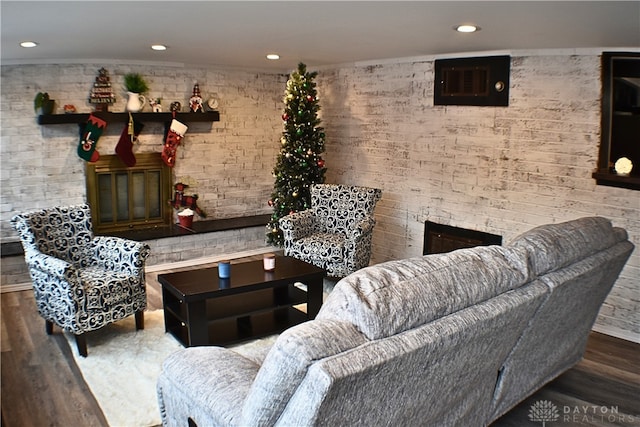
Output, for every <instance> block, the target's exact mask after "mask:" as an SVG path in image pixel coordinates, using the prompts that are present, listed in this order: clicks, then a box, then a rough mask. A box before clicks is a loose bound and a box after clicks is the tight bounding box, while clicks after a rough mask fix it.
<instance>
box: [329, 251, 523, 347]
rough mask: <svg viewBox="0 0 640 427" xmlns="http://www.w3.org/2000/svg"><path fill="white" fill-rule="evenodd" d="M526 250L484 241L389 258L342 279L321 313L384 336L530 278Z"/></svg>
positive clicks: (374, 336)
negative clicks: (416, 255)
mask: <svg viewBox="0 0 640 427" xmlns="http://www.w3.org/2000/svg"><path fill="white" fill-rule="evenodd" d="M528 278H529V272H528V270H527V262H526V254H525V252H524V251H523V250H521V249H518V248H504V247H500V246H481V247H475V248H470V249H460V250H457V251H454V252H450V253H446V254H434V255H427V256H423V257H419V258H411V259H406V260H398V261H389V262H386V263H382V264H378V265H375V266H371V267H367V268H364V269H362V270H359V271H357V272H355V273H353V274H351V275H349V276H347V277H346V278H344V279H342V280H341V281H340V282H338V283H337V284H336V286H335V288H334V290H333V291H332V292H331V294H329V297H328V298H327V300H326V302H325V303H324V305H323V306H322V308H321V309H320V312H319V313H318V316H317V318H318V319H335V320H341V321H344V322H349V323H352V324H353V325H355V326H356V328H357V329H358V330H359V331H361V332H362V333H363V334H364V335H365V336H366V337H367V338H369V339H371V340H373V339H380V338H384V337H388V336H391V335H394V334H397V333H400V332H402V331H406V330H409V329H412V328H415V327H417V326H420V325H423V324H425V323H428V322H430V321H431V320H434V319H437V318H439V317H442V316H446V315H448V314H450V313H453V312H456V311H458V310H461V309H463V308H465V307H469V306H471V305H474V304H476V303H479V302H481V301H485V300H487V299H489V298H491V297H494V296H496V295H498V294H501V293H503V292H506V291H508V290H510V289H514V288H516V287H519V286H521V285H523V284H524V283H526V282H527V281H528Z"/></svg>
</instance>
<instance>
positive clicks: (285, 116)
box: [282, 113, 289, 122]
mask: <svg viewBox="0 0 640 427" xmlns="http://www.w3.org/2000/svg"><path fill="white" fill-rule="evenodd" d="M282 120H284V121H285V122H286V121H287V120H289V115H288V114H287V113H284V114H283V115H282Z"/></svg>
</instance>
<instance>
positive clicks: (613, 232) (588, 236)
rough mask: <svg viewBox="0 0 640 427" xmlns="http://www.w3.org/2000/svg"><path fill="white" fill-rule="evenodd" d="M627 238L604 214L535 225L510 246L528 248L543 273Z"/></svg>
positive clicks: (536, 270)
mask: <svg viewBox="0 0 640 427" xmlns="http://www.w3.org/2000/svg"><path fill="white" fill-rule="evenodd" d="M626 238H627V234H626V232H625V231H624V230H622V229H620V228H613V227H612V225H611V221H609V220H608V219H606V218H602V217H584V218H579V219H576V220H572V221H567V222H562V223H559V224H547V225H542V226H539V227H536V228H533V229H531V230H529V231H527V232H525V233H523V234H521V235H520V236H518V237H516V238H515V239H513V240H512V241H511V242H510V243H509V244H508V246H509V247H517V248H522V249H524V250H526V251H527V253H528V256H529V260H530V263H531V269H532V272H533V274H535V275H542V274H545V273H548V272H550V271H554V270H557V269H559V268H562V267H565V266H567V265H569V264H571V263H573V262H575V261H577V260H580V259H583V258H586V257H588V256H589V255H593V254H594V253H596V252H598V251H601V250H603V249H606V248H609V247H611V246H613V245H614V244H616V243H617V242H619V241H621V240H624V239H626Z"/></svg>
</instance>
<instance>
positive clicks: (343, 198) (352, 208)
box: [279, 184, 382, 277]
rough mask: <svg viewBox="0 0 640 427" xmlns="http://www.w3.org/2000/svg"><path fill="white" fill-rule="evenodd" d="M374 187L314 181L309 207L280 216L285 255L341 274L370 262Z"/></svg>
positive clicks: (377, 196) (331, 273)
mask: <svg viewBox="0 0 640 427" xmlns="http://www.w3.org/2000/svg"><path fill="white" fill-rule="evenodd" d="M381 195H382V191H381V190H379V189H377V188H367V187H350V186H345V185H336V184H315V185H313V186H312V187H311V208H310V209H306V210H304V211H300V212H296V213H293V214H290V215H287V216H285V217H282V218H280V221H279V224H280V228H281V229H282V232H283V235H284V254H285V255H287V256H291V257H294V258H297V259H300V260H302V261H306V262H308V263H310V264H313V265H315V266H317V267H320V268H323V269H325V270H326V271H327V275H328V276H330V277H344V276H347V275H349V274H351V273H353V272H354V271H356V270H359V269H361V268H363V267H366V266H368V265H369V260H370V258H371V237H372V235H373V227H374V225H375V223H376V220H375V218H374V217H373V210H374V208H375V206H376V203H377V202H378V200H380V197H381Z"/></svg>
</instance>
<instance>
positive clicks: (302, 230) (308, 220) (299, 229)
mask: <svg viewBox="0 0 640 427" xmlns="http://www.w3.org/2000/svg"><path fill="white" fill-rule="evenodd" d="M313 219H314V216H313V211H312V210H311V209H305V210H303V211H300V212H295V213H292V214H289V215H287V216H284V217H282V218H280V221H279V224H280V229H282V234H283V236H284V240H285V244H286V242H292V241H294V240H298V239H301V238H303V237H306V236H309V235H310V234H311V233H313V231H314V229H315V227H314V225H313V222H314V220H313Z"/></svg>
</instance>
